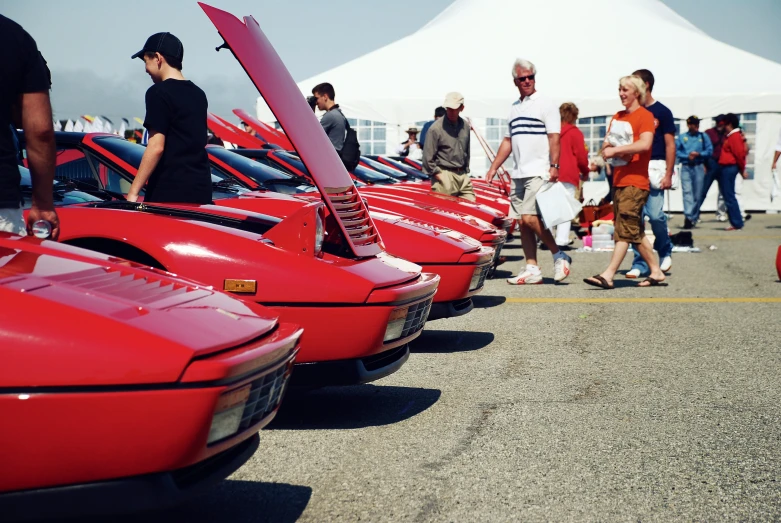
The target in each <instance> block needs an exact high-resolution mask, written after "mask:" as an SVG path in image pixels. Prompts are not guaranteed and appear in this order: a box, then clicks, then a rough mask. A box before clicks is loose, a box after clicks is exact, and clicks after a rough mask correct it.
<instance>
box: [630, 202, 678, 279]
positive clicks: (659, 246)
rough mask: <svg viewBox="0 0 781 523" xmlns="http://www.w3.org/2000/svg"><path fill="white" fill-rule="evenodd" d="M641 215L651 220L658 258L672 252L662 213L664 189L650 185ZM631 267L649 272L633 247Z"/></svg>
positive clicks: (665, 218) (669, 254) (641, 271)
mask: <svg viewBox="0 0 781 523" xmlns="http://www.w3.org/2000/svg"><path fill="white" fill-rule="evenodd" d="M643 215H644V216H648V218H649V220H650V222H651V230H652V231H653V232H654V236H655V238H654V249H655V250H656V252H657V253H659V260H661V259H662V258H664V257H665V256H671V255H672V253H673V242H672V240H670V233H669V231H668V230H667V215H665V214H664V191H663V190H661V189H654V188H653V187H651V192H650V194H649V195H648V201H647V202H645V207H644V208H643ZM632 269H639V270H640V274H641V275H643V276H647V275H648V274H649V273H650V269H649V268H648V264H647V263H645V260H644V259H643V257H642V256H640V253H639V252H638V251H637V249H635V259H634V260H633V261H632Z"/></svg>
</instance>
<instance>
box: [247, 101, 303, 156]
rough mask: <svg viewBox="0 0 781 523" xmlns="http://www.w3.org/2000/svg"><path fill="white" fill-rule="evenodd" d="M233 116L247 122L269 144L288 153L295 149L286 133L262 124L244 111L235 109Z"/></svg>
mask: <svg viewBox="0 0 781 523" xmlns="http://www.w3.org/2000/svg"><path fill="white" fill-rule="evenodd" d="M233 114H235V115H236V116H238V117H239V118H241V119H242V120H243V121H245V122H247V123H248V124H249V126H250V127H252V128H253V129H255V131H257V132H258V133H259V134H260V135H261V136H262V137H263V138H264V139H265V140H267V141H268V142H269V143H273V144H275V145H278V146H280V147H282V148H283V149H284V150H286V151H292V150H293V149H294V147H293V144H292V143H290V140H288V138H287V136H285V133H282V132H279V131H278V130H276V129H274V128H273V127H271V126H270V125H268V124H266V123H263V122H261V121H260V120H258V119H257V118H255V117H254V116H252V115H251V114H249V113H248V112H247V111H245V110H244V109H234V110H233Z"/></svg>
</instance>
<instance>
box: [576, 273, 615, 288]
mask: <svg viewBox="0 0 781 523" xmlns="http://www.w3.org/2000/svg"><path fill="white" fill-rule="evenodd" d="M594 280H597V281H594ZM583 282H584V283H588V284H589V285H593V286H594V287H599V288H602V289H605V290H610V289H613V288H614V286H613V285H611V284H609V283H608V282H607V280H606V279H605V278H603V277H602V275H600V274H595V275H594V276H592V277H591V278H583Z"/></svg>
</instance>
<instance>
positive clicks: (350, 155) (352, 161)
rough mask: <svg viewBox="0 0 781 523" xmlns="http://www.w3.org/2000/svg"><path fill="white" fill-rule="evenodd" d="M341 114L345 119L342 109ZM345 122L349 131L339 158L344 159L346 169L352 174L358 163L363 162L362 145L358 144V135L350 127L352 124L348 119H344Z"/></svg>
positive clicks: (345, 136)
mask: <svg viewBox="0 0 781 523" xmlns="http://www.w3.org/2000/svg"><path fill="white" fill-rule="evenodd" d="M339 113H340V114H341V115H342V117H344V113H342V110H341V109H339ZM344 121H345V125H346V126H347V131H346V132H345V135H344V145H342V150H341V151H339V157H340V158H341V159H342V163H343V164H344V167H345V169H347V170H348V171H350V172H352V171H353V170H354V169H355V168H356V167H358V162H360V161H361V144H359V143H358V133H356V132H355V129H353V128H352V127H350V122H349V121H347V118H344Z"/></svg>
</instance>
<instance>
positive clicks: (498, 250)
mask: <svg viewBox="0 0 781 523" xmlns="http://www.w3.org/2000/svg"><path fill="white" fill-rule="evenodd" d="M502 247H504V242H502V243H500V244H498V245H496V247H494V249H496V251H495V252H494V259H493V262H492V263H493V265H496V262H498V261H499V256H501V254H502Z"/></svg>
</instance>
